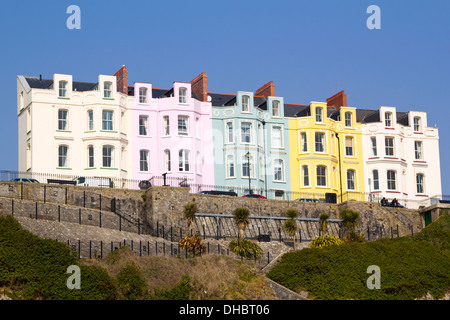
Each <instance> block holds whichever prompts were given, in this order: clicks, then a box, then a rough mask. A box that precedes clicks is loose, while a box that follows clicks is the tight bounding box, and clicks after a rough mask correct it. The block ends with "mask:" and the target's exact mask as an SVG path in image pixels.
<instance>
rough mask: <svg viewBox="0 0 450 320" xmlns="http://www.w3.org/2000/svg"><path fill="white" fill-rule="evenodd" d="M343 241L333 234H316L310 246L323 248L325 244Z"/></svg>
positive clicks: (338, 243) (329, 244) (335, 243)
mask: <svg viewBox="0 0 450 320" xmlns="http://www.w3.org/2000/svg"><path fill="white" fill-rule="evenodd" d="M343 243H344V242H343V241H342V240H341V239H338V238H336V237H335V236H333V235H326V236H318V237H316V238H315V239H314V240H313V241H311V243H310V247H311V248H323V247H326V246H332V245H340V244H343Z"/></svg>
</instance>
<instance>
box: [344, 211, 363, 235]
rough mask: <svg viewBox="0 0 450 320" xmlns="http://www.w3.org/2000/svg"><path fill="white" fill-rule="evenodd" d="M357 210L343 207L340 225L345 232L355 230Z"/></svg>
mask: <svg viewBox="0 0 450 320" xmlns="http://www.w3.org/2000/svg"><path fill="white" fill-rule="evenodd" d="M358 217H359V212H358V211H356V210H351V209H348V208H345V209H344V210H342V211H341V219H342V222H341V223H342V226H344V228H345V229H346V231H347V232H355V228H356V226H357V225H358V221H357V220H358Z"/></svg>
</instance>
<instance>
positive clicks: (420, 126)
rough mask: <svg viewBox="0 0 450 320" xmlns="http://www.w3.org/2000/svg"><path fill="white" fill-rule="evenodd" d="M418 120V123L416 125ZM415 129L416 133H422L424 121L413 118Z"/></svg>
mask: <svg viewBox="0 0 450 320" xmlns="http://www.w3.org/2000/svg"><path fill="white" fill-rule="evenodd" d="M416 120H417V123H416ZM413 127H414V128H413V129H414V132H422V119H421V117H414V118H413Z"/></svg>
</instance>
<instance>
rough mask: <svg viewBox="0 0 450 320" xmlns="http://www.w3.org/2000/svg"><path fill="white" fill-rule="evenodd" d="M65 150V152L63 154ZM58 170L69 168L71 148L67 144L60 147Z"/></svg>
mask: <svg viewBox="0 0 450 320" xmlns="http://www.w3.org/2000/svg"><path fill="white" fill-rule="evenodd" d="M62 148H63V149H62ZM63 150H65V152H61V151H63ZM58 168H69V146H68V145H66V144H60V145H59V146H58Z"/></svg>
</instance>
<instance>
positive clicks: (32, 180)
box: [11, 178, 39, 183]
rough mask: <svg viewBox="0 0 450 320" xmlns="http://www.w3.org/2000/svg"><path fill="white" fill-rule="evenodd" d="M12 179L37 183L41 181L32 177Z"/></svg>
mask: <svg viewBox="0 0 450 320" xmlns="http://www.w3.org/2000/svg"><path fill="white" fill-rule="evenodd" d="M11 181H21V182H35V183H39V181H37V180H36V179H30V178H16V179H12V180H11Z"/></svg>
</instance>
